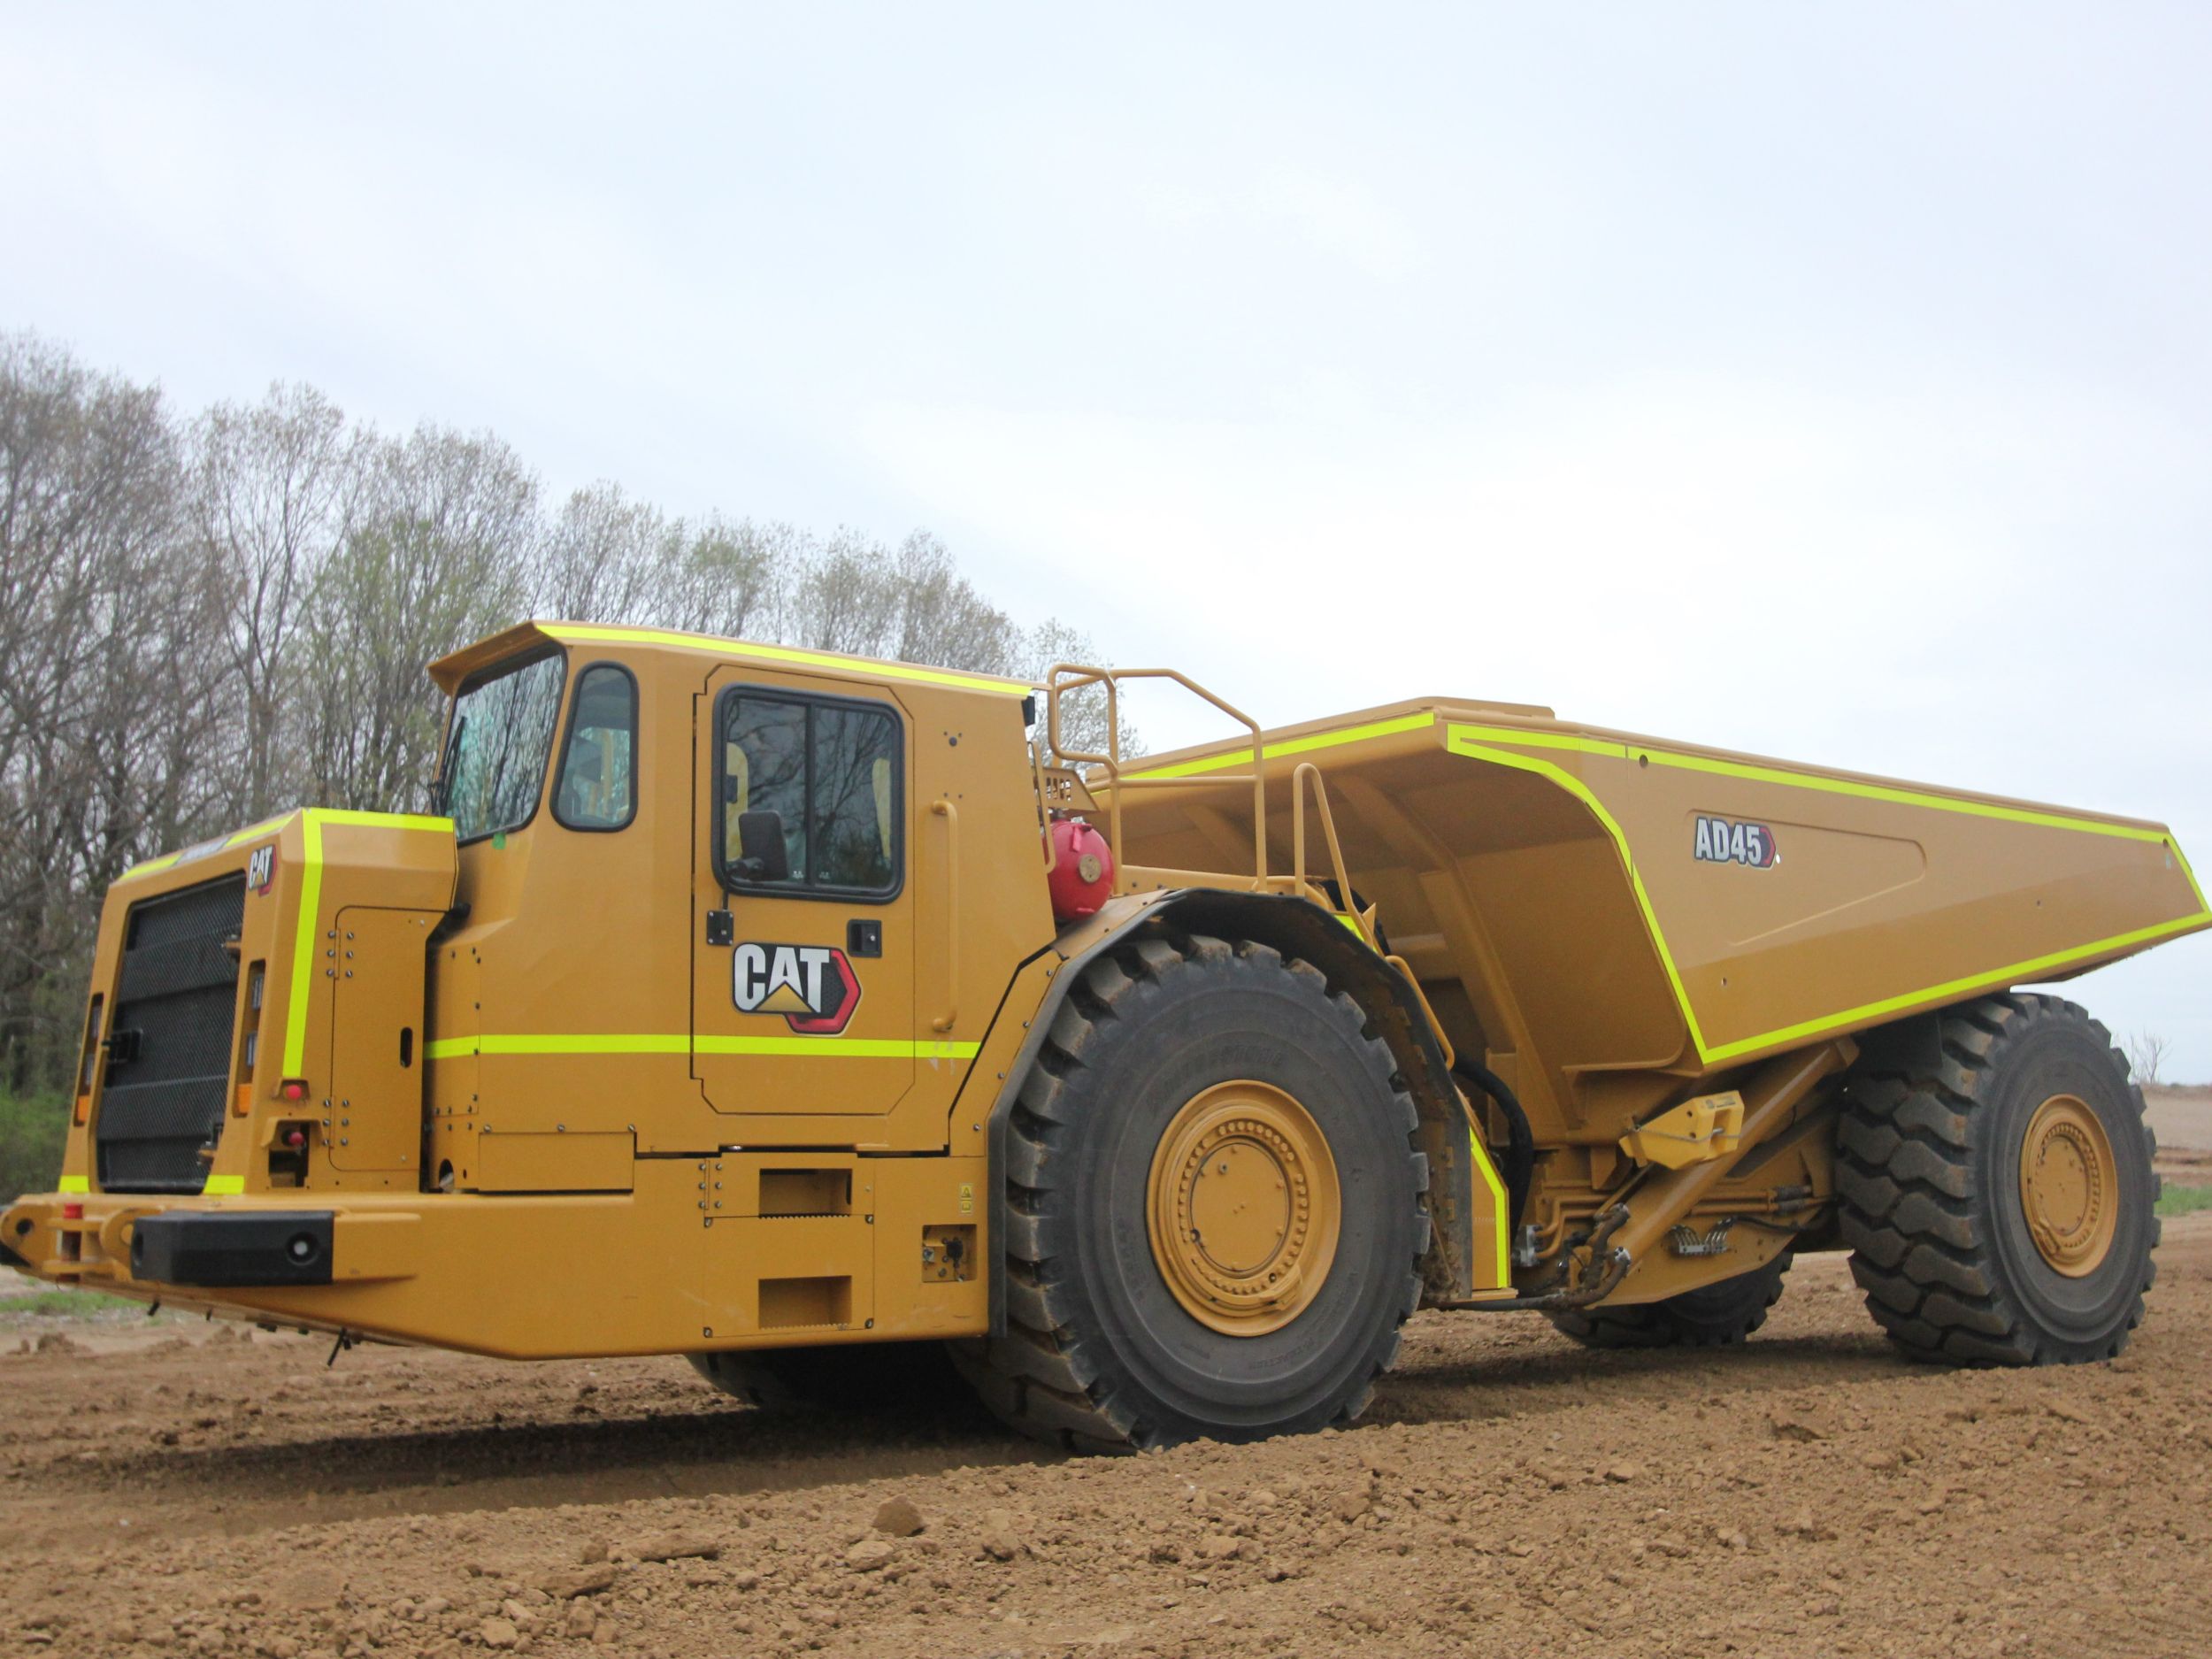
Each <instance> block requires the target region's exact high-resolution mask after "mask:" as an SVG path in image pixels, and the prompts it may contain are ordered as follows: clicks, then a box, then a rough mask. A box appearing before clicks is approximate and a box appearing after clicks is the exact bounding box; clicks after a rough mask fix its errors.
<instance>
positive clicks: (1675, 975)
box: [1445, 726, 1705, 1056]
mask: <svg viewBox="0 0 2212 1659" xmlns="http://www.w3.org/2000/svg"><path fill="white" fill-rule="evenodd" d="M1477 729H1479V728H1476V727H1471V726H1454V727H1452V728H1451V731H1450V733H1448V735H1447V737H1446V740H1445V741H1446V742H1447V744H1448V747H1449V748H1450V749H1451V751H1452V753H1454V754H1455V755H1464V756H1466V757H1468V758H1470V759H1471V760H1485V761H1488V762H1490V763H1491V764H1494V765H1499V766H1511V767H1513V768H1514V769H1515V770H1517V771H1519V772H1534V773H1535V774H1536V775H1537V776H1538V777H1540V778H1545V779H1548V780H1550V781H1551V782H1553V783H1555V784H1556V785H1558V786H1559V787H1561V788H1562V789H1564V790H1565V791H1566V792H1567V793H1568V794H1569V795H1572V796H1574V797H1575V799H1576V800H1578V801H1579V802H1581V803H1582V804H1583V805H1584V806H1586V807H1587V808H1589V809H1590V811H1591V814H1592V815H1593V816H1594V817H1595V818H1596V819H1597V821H1598V822H1599V823H1600V824H1601V825H1602V826H1604V827H1605V833H1607V834H1608V835H1610V836H1611V837H1612V838H1613V849H1614V851H1615V852H1617V854H1619V856H1620V861H1621V868H1622V869H1623V870H1624V872H1627V875H1628V884H1629V887H1631V888H1632V890H1633V891H1634V893H1635V895H1636V908H1637V909H1638V910H1641V911H1642V912H1643V914H1644V926H1646V927H1647V928H1649V929H1650V930H1651V942H1652V946H1653V948H1654V949H1655V950H1657V952H1658V953H1659V965H1660V966H1661V967H1663V968H1664V969H1665V970H1666V974H1667V983H1668V984H1669V985H1671V986H1672V987H1674V1000H1675V1003H1676V1005H1677V1006H1678V1008H1680V1009H1681V1010H1682V1019H1683V1023H1684V1024H1685V1025H1688V1027H1689V1028H1690V1041H1691V1042H1692V1043H1694V1044H1695V1045H1696V1048H1697V1051H1698V1053H1699V1054H1700V1055H1701V1056H1702V1055H1704V1054H1705V1033H1703V1032H1701V1031H1700V1030H1699V1029H1698V1024H1697V1014H1696V1012H1695V1010H1693V1009H1692V1008H1691V1007H1690V994H1689V992H1688V991H1686V990H1685V989H1684V988H1683V985H1682V975H1681V973H1680V972H1678V970H1677V969H1676V967H1675V965H1674V953H1673V952H1672V951H1671V950H1669V949H1667V936H1666V933H1664V932H1663V930H1662V929H1661V927H1660V926H1659V916H1658V912H1656V911H1655V910H1653V909H1652V907H1651V895H1649V894H1648V893H1647V892H1645V891H1644V878H1643V876H1642V874H1641V873H1640V872H1639V871H1638V870H1637V868H1636V857H1635V855H1634V854H1633V853H1632V852H1630V851H1629V849H1628V835H1627V833H1626V832H1624V830H1623V829H1622V828H1621V826H1620V825H1619V824H1618V823H1617V821H1616V820H1615V819H1614V817H1613V815H1612V814H1611V813H1610V812H1609V811H1607V810H1605V803H1603V802H1601V801H1600V800H1599V799H1598V798H1597V796H1596V795H1595V794H1594V793H1593V792H1592V790H1591V788H1590V786H1589V785H1587V784H1586V783H1584V782H1583V781H1582V780H1581V779H1579V778H1578V777H1576V776H1575V775H1574V774H1573V773H1572V772H1564V771H1563V770H1561V769H1560V768H1559V767H1557V766H1555V765H1554V764H1552V763H1551V762H1549V761H1548V760H1540V759H1538V758H1537V757H1535V756H1533V755H1515V754H1511V753H1509V752H1508V751H1506V750H1504V749H1487V748H1485V747H1483V746H1482V745H1480V744H1479V743H1476V742H1473V741H1470V739H1469V738H1468V737H1467V735H1466V733H1469V732H1471V731H1474V730H1477Z"/></svg>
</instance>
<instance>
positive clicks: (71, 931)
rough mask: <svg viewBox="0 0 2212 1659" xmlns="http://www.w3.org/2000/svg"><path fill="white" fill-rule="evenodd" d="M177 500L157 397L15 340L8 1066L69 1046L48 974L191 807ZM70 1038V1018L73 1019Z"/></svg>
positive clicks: (7, 774)
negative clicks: (175, 546)
mask: <svg viewBox="0 0 2212 1659" xmlns="http://www.w3.org/2000/svg"><path fill="white" fill-rule="evenodd" d="M176 497H177V458H176V447H175V442H174V437H173V432H172V430H171V428H170V426H169V425H168V423H167V421H166V419H165V417H164V414H163V411H162V409H161V399H160V394H159V392H158V391H157V390H156V389H155V388H151V387H142V386H134V385H132V384H130V383H129V382H127V381H126V380H121V379H119V378H117V377H113V376H105V375H99V374H95V373H91V372H89V371H88V370H86V369H85V368H83V367H82V366H81V365H79V364H78V363H77V362H76V361H75V360H74V359H73V357H70V356H69V355H68V354H67V353H65V352H63V351H60V350H58V349H55V348H52V347H50V346H46V345H42V344H41V343H39V342H35V341H31V340H28V339H24V338H14V339H9V340H6V341H4V342H0V1080H4V1081H5V1083H6V1084H7V1086H8V1087H12V1088H20V1087H23V1086H24V1085H25V1083H26V1082H27V1079H29V1078H30V1077H31V1075H32V1073H33V1071H34V1070H35V1069H36V1070H46V1069H50V1063H51V1056H53V1054H55V1053H56V1052H58V1051H59V1050H60V1049H62V1048H66V1047H68V1046H70V1045H69V1043H68V1041H67V1039H66V1038H65V1036H64V1035H63V1034H62V1033H60V1032H59V1031H58V1029H57V1026H56V1007H57V1002H58V999H56V998H54V997H52V996H50V995H47V994H46V987H48V986H49V985H50V983H51V982H53V981H55V980H57V979H72V978H73V977H74V971H75V970H77V968H78V964H81V960H82V958H83V956H84V954H85V947H86V941H87V940H88V937H89V926H90V918H91V917H92V916H93V915H94V914H95V913H96V902H97V899H98V896H99V895H101V894H102V893H104V891H105V890H106V887H107V884H108V883H109V882H110V881H111V880H112V879H114V877H115V876H116V875H117V874H118V873H119V871H120V870H121V869H122V868H123V866H124V865H125V864H127V863H128V862H129V861H130V859H131V857H132V856H134V851H136V850H141V849H142V848H143V844H144V842H145V841H147V840H148V839H149V838H150V837H149V831H150V829H151V830H154V831H159V830H162V829H166V828H170V827H180V826H183V825H185V824H186V823H188V821H189V819H190V818H191V816H192V813H191V810H190V808H189V807H188V805H187V804H186V802H185V798H184V796H183V795H182V793H181V791H183V790H184V789H185V788H186V787H188V786H187V778H188V774H185V773H181V772H179V771H178V770H177V769H176V768H175V767H174V766H173V764H172V758H171V757H173V753H174V751H175V749H176V748H177V746H178V744H179V742H180V740H181V739H182V738H183V737H184V736H185V735H186V734H188V733H204V716H205V711H206V709H207V704H208V697H207V695H206V690H205V686H204V680H203V678H202V676H200V675H198V674H192V675H189V676H188V677H187V679H188V683H184V684H180V683H179V682H178V680H177V679H176V677H175V676H174V675H173V673H171V672H169V670H170V668H171V667H172V665H173V664H175V663H176V662H178V661H179V660H180V654H188V653H192V652H194V651H196V650H199V649H204V645H205V643H206V641H203V640H200V639H198V638H196V624H197V622H198V621H199V620H200V619H202V618H204V617H205V616H206V614H207V611H206V607H205V606H204V605H203V604H201V603H199V602H198V596H197V595H196V592H195V590H194V585H193V582H192V580H191V576H192V573H193V572H192V571H191V569H190V568H189V566H188V565H180V563H179V562H177V561H175V560H173V559H172V558H170V557H166V556H167V555H168V554H169V552H170V550H171V547H172V542H173V526H174V520H175V503H176ZM66 1024H67V1025H68V1026H69V1027H70V1029H71V1031H72V1033H73V1026H74V1020H73V1018H71V1019H68V1020H67V1021H66Z"/></svg>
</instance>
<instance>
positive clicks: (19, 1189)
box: [0, 1092, 69, 1201]
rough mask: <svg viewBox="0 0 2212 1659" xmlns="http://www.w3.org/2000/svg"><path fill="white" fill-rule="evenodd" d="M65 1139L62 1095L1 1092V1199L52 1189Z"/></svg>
mask: <svg viewBox="0 0 2212 1659" xmlns="http://www.w3.org/2000/svg"><path fill="white" fill-rule="evenodd" d="M68 1140H69V1102H68V1100H67V1099H66V1098H65V1096H63V1095H60V1094H26V1095H14V1094H6V1093H4V1092H0V1201H4V1200H6V1199H10V1198H13V1197H14V1196H15V1195H16V1194H19V1193H50V1192H52V1191H53V1190H54V1180H55V1178H56V1177H57V1176H58V1175H59V1174H60V1173H61V1155H62V1150H63V1148H64V1147H65V1145H66V1143H67V1142H68Z"/></svg>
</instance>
